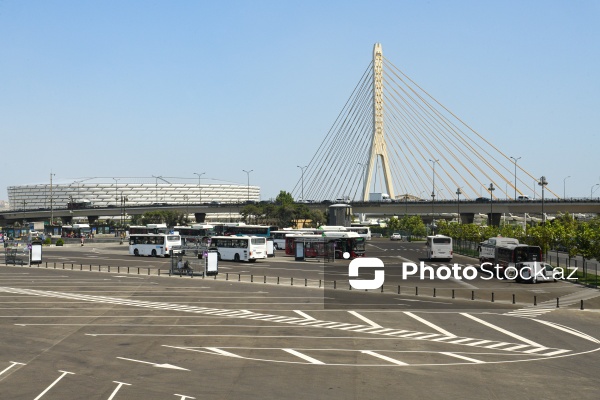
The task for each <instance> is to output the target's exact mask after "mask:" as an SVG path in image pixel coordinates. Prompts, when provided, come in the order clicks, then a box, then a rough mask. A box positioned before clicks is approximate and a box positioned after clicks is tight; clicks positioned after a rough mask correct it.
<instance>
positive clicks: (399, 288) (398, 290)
mask: <svg viewBox="0 0 600 400" xmlns="http://www.w3.org/2000/svg"><path fill="white" fill-rule="evenodd" d="M398 294H400V285H398Z"/></svg>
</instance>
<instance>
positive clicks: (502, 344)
mask: <svg viewBox="0 0 600 400" xmlns="http://www.w3.org/2000/svg"><path fill="white" fill-rule="evenodd" d="M510 344H512V343H506V342H499V343H496V344H492V345H490V346H483V347H485V348H486V349H496V348H498V347H502V346H507V345H510Z"/></svg>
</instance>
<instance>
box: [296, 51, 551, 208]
mask: <svg viewBox="0 0 600 400" xmlns="http://www.w3.org/2000/svg"><path fill="white" fill-rule="evenodd" d="M519 158H520V157H518V158H515V157H512V156H511V155H509V154H506V153H504V152H503V151H502V150H501V149H500V148H499V146H497V145H494V144H493V143H492V142H491V141H490V140H489V139H487V138H485V137H484V136H483V135H482V134H480V133H478V132H476V131H475V130H474V129H472V128H471V127H470V126H469V125H468V124H467V123H466V122H465V121H463V120H461V119H460V117H458V116H457V115H455V114H454V113H453V112H452V111H450V110H449V109H448V108H446V107H445V106H444V105H442V104H441V103H440V102H438V101H437V100H436V99H435V98H434V97H433V96H431V95H430V94H429V93H428V92H426V91H425V90H424V89H423V88H422V87H420V86H419V85H418V84H417V83H416V82H414V81H413V80H412V79H410V78H409V77H408V76H407V75H406V74H404V73H403V72H402V71H401V70H400V69H399V68H398V67H396V66H395V65H394V64H393V63H392V62H391V61H390V60H389V59H387V58H385V57H384V56H383V50H382V47H381V44H375V46H374V49H373V59H372V61H371V62H370V64H369V66H368V67H367V69H366V70H365V72H364V73H363V75H362V77H361V78H360V80H359V82H358V84H357V85H356V87H355V88H354V90H353V92H352V94H351V96H350V98H349V99H348V101H347V102H346V104H345V105H344V107H343V109H342V111H341V112H340V113H339V115H338V116H337V118H336V120H335V122H334V123H333V125H332V127H331V129H330V130H329V132H328V133H327V135H326V136H325V138H324V139H323V141H322V143H321V144H320V146H319V148H318V149H317V150H316V152H315V154H314V156H313V157H312V159H311V160H310V161H309V162H308V164H307V166H306V167H300V168H302V177H301V178H300V180H299V181H298V182H297V184H296V186H295V187H294V189H293V191H292V194H293V195H294V198H296V199H301V200H314V201H321V200H332V199H347V200H359V201H360V200H363V201H368V200H369V193H372V192H374V193H387V194H389V195H390V197H391V198H392V199H397V200H403V199H405V198H408V199H409V200H418V199H430V200H436V199H439V200H444V199H456V198H457V197H458V198H463V199H465V200H468V199H475V198H478V197H487V198H492V199H494V200H495V199H508V200H514V199H516V198H518V196H520V195H528V196H531V195H532V194H533V197H538V198H541V197H542V196H543V195H544V194H545V195H546V196H547V197H550V198H558V197H559V196H557V195H556V194H555V193H554V192H553V191H552V190H551V189H550V188H549V187H548V186H547V182H545V178H544V177H536V176H534V175H532V174H531V173H530V172H528V171H526V170H525V169H524V168H522V167H521V166H520V165H519V164H518V160H519ZM543 192H545V193H543Z"/></svg>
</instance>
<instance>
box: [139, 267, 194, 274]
mask: <svg viewBox="0 0 600 400" xmlns="http://www.w3.org/2000/svg"><path fill="white" fill-rule="evenodd" d="M159 271H160V270H159ZM148 275H150V268H148ZM192 275H193V274H192Z"/></svg>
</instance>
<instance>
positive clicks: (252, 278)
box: [250, 274, 254, 282]
mask: <svg viewBox="0 0 600 400" xmlns="http://www.w3.org/2000/svg"><path fill="white" fill-rule="evenodd" d="M250 282H254V274H250Z"/></svg>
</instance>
